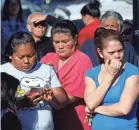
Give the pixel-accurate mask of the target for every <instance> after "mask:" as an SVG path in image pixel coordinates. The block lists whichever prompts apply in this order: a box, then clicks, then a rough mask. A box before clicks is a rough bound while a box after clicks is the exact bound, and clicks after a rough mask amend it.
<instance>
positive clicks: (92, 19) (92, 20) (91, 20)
mask: <svg viewBox="0 0 139 130" xmlns="http://www.w3.org/2000/svg"><path fill="white" fill-rule="evenodd" d="M96 20H98V18H90V19H89V20H88V23H87V25H89V24H91V23H93V22H94V21H96Z"/></svg>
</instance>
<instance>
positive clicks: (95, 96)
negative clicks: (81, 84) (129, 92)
mask: <svg viewBox="0 0 139 130" xmlns="http://www.w3.org/2000/svg"><path fill="white" fill-rule="evenodd" d="M121 67H122V64H121V62H119V61H118V60H115V59H108V60H107V61H106V62H105V64H104V65H102V67H101V71H100V74H103V75H104V74H105V77H104V76H103V77H101V80H102V81H101V83H100V86H98V87H97V88H96V85H95V82H94V80H93V79H91V78H89V77H86V78H85V95H84V99H85V102H86V105H87V107H88V109H89V110H90V111H94V109H95V108H97V107H98V106H99V105H100V103H101V102H102V100H103V98H104V96H105V95H106V93H107V91H108V89H109V87H110V86H111V85H112V84H113V83H114V81H115V80H116V79H117V78H116V76H117V74H118V72H119V71H120V69H121Z"/></svg>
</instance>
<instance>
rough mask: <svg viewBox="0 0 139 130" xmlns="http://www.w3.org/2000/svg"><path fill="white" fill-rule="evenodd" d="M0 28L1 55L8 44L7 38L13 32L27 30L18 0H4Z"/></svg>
mask: <svg viewBox="0 0 139 130" xmlns="http://www.w3.org/2000/svg"><path fill="white" fill-rule="evenodd" d="M1 28H2V34H1V35H2V37H1V40H2V43H1V45H2V48H1V50H2V52H3V53H2V55H3V54H4V52H5V47H6V45H7V44H8V40H9V39H10V37H11V36H12V35H13V34H14V33H17V32H19V31H25V32H28V30H27V28H26V21H25V20H24V18H23V9H22V7H21V1H20V0H5V2H4V6H3V10H2V18H1Z"/></svg>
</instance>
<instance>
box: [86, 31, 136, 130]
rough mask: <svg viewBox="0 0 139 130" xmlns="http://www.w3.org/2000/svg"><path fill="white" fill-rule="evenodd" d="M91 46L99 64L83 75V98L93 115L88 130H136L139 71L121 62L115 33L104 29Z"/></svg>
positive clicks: (120, 40) (120, 49)
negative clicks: (90, 128)
mask: <svg viewBox="0 0 139 130" xmlns="http://www.w3.org/2000/svg"><path fill="white" fill-rule="evenodd" d="M94 42H95V45H96V48H97V53H98V55H99V56H100V58H101V59H102V60H101V61H102V63H101V65H99V66H97V67H94V68H92V69H89V70H88V71H87V73H86V77H85V84H86V86H85V95H84V99H85V102H86V105H87V107H88V109H89V110H90V111H91V112H92V114H93V119H92V130H100V129H103V130H122V129H123V130H137V118H136V109H137V101H138V96H139V87H138V86H139V69H138V68H137V67H136V66H134V65H132V64H130V63H128V62H124V61H123V54H124V50H123V47H124V45H123V42H122V38H121V36H120V34H119V33H118V32H116V31H114V30H112V29H104V30H103V31H101V32H99V33H98V36H97V38H96V39H95V41H94ZM131 70H132V71H131ZM117 124H118V125H117Z"/></svg>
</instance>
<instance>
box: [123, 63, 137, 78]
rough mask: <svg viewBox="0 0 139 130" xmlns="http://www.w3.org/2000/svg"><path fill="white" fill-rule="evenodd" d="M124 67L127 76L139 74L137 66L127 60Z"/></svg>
mask: <svg viewBox="0 0 139 130" xmlns="http://www.w3.org/2000/svg"><path fill="white" fill-rule="evenodd" d="M125 69H126V72H127V73H128V75H129V76H132V75H139V68H138V67H136V66H135V65H133V64H131V63H129V62H126V65H125Z"/></svg>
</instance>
